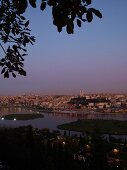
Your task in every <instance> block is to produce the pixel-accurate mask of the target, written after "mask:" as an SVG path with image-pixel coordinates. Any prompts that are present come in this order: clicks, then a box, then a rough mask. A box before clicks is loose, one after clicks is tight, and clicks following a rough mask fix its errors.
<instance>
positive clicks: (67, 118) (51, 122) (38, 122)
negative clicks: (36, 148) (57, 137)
mask: <svg viewBox="0 0 127 170" xmlns="http://www.w3.org/2000/svg"><path fill="white" fill-rule="evenodd" d="M31 112H32V113H36V114H37V113H38V112H36V111H31V110H27V109H25V108H1V109H0V117H2V116H3V115H7V114H14V113H15V114H18V113H23V114H24V113H31ZM42 114H43V115H44V118H39V119H34V120H27V121H21V120H20V121H13V120H1V119H0V126H7V127H18V126H24V125H32V126H33V127H34V128H39V129H41V128H49V129H51V130H57V125H59V124H64V123H69V122H72V121H76V120H78V119H114V120H127V114H106V113H105V114H100V113H98V114H97V113H96V114H95V113H91V114H84V115H83V114H82V115H81V114H79V115H78V114H71V113H70V114H69V113H66V114H64V113H63V112H62V113H46V112H43V113H42Z"/></svg>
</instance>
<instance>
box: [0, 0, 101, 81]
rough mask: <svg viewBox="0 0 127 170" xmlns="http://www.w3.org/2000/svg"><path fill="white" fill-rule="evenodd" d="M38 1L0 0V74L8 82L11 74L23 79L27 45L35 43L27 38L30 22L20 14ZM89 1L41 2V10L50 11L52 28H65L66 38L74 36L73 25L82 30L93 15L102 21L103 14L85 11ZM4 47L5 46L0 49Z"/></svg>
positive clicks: (88, 9)
mask: <svg viewBox="0 0 127 170" xmlns="http://www.w3.org/2000/svg"><path fill="white" fill-rule="evenodd" d="M36 1H37V0H0V47H1V49H2V50H3V52H4V54H5V56H4V58H2V59H1V60H0V66H1V67H2V71H1V74H4V78H8V77H9V75H10V73H11V74H12V76H13V77H16V73H18V74H20V75H23V76H26V71H25V70H24V69H23V66H24V64H23V61H24V56H26V55H27V54H26V52H27V49H26V46H27V44H30V43H31V44H32V45H33V43H34V42H35V37H33V36H31V35H30V31H31V30H30V29H29V28H28V26H29V20H27V19H26V18H25V17H24V16H23V14H24V13H25V11H26V9H27V7H28V5H29V4H30V5H31V6H32V7H33V8H36ZM91 3H92V2H91V0H42V1H41V4H40V10H42V11H43V10H45V9H46V7H47V6H49V7H50V8H51V9H52V17H53V24H54V25H55V26H56V27H57V30H58V32H61V31H62V28H63V27H66V31H67V33H68V34H73V33H74V26H75V24H77V25H78V27H81V26H82V23H83V22H86V21H87V22H91V21H92V20H93V15H96V16H97V17H99V18H102V14H101V13H100V11H99V10H96V9H95V8H88V6H89V5H90V4H91ZM3 44H4V46H3Z"/></svg>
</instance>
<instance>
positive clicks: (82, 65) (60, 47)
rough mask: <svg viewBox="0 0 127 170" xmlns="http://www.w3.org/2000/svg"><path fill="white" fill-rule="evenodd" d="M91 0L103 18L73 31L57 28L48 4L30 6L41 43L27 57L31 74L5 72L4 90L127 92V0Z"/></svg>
mask: <svg viewBox="0 0 127 170" xmlns="http://www.w3.org/2000/svg"><path fill="white" fill-rule="evenodd" d="M92 6H93V7H95V8H97V9H99V10H100V11H101V12H102V14H103V19H99V18H97V17H94V20H93V22H92V23H90V24H89V23H84V24H83V26H82V27H81V28H77V27H76V28H75V33H74V34H73V35H68V34H67V33H66V32H65V30H63V32H61V33H58V32H57V29H56V27H55V26H54V25H53V24H52V18H51V14H50V13H51V11H49V10H48V9H47V10H46V11H44V12H41V11H40V10H39V9H31V8H30V9H29V10H28V11H27V13H26V16H27V17H28V19H30V21H31V22H30V28H31V29H32V35H34V36H36V43H35V45H34V46H29V47H28V54H29V55H28V56H26V58H25V68H26V70H27V77H21V76H17V78H16V79H14V78H9V79H4V78H3V77H2V76H0V95H11V94H22V93H29V92H34V93H40V94H78V93H79V90H80V89H82V90H84V91H85V92H86V93H96V92H118V93H127V10H126V7H127V1H126V0H121V1H120V0H112V1H111V0H106V1H105V0H93V5H92ZM38 8H39V7H38ZM0 55H1V56H2V52H1V50H0Z"/></svg>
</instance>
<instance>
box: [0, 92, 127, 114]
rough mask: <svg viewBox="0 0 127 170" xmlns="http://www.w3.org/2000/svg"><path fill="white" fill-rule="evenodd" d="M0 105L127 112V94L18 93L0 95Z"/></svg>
mask: <svg viewBox="0 0 127 170" xmlns="http://www.w3.org/2000/svg"><path fill="white" fill-rule="evenodd" d="M0 107H1V108H2V107H25V108H30V109H38V110H42V111H43V110H44V111H45V110H46V111H60V112H61V111H63V112H77V111H78V112H79V111H81V112H83V111H85V112H86V110H87V111H89V112H90V113H94V112H101V113H127V94H85V93H84V91H83V90H81V91H80V93H79V95H51V96H50V95H44V96H43V95H35V94H30V95H26V94H23V95H18V96H0Z"/></svg>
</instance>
